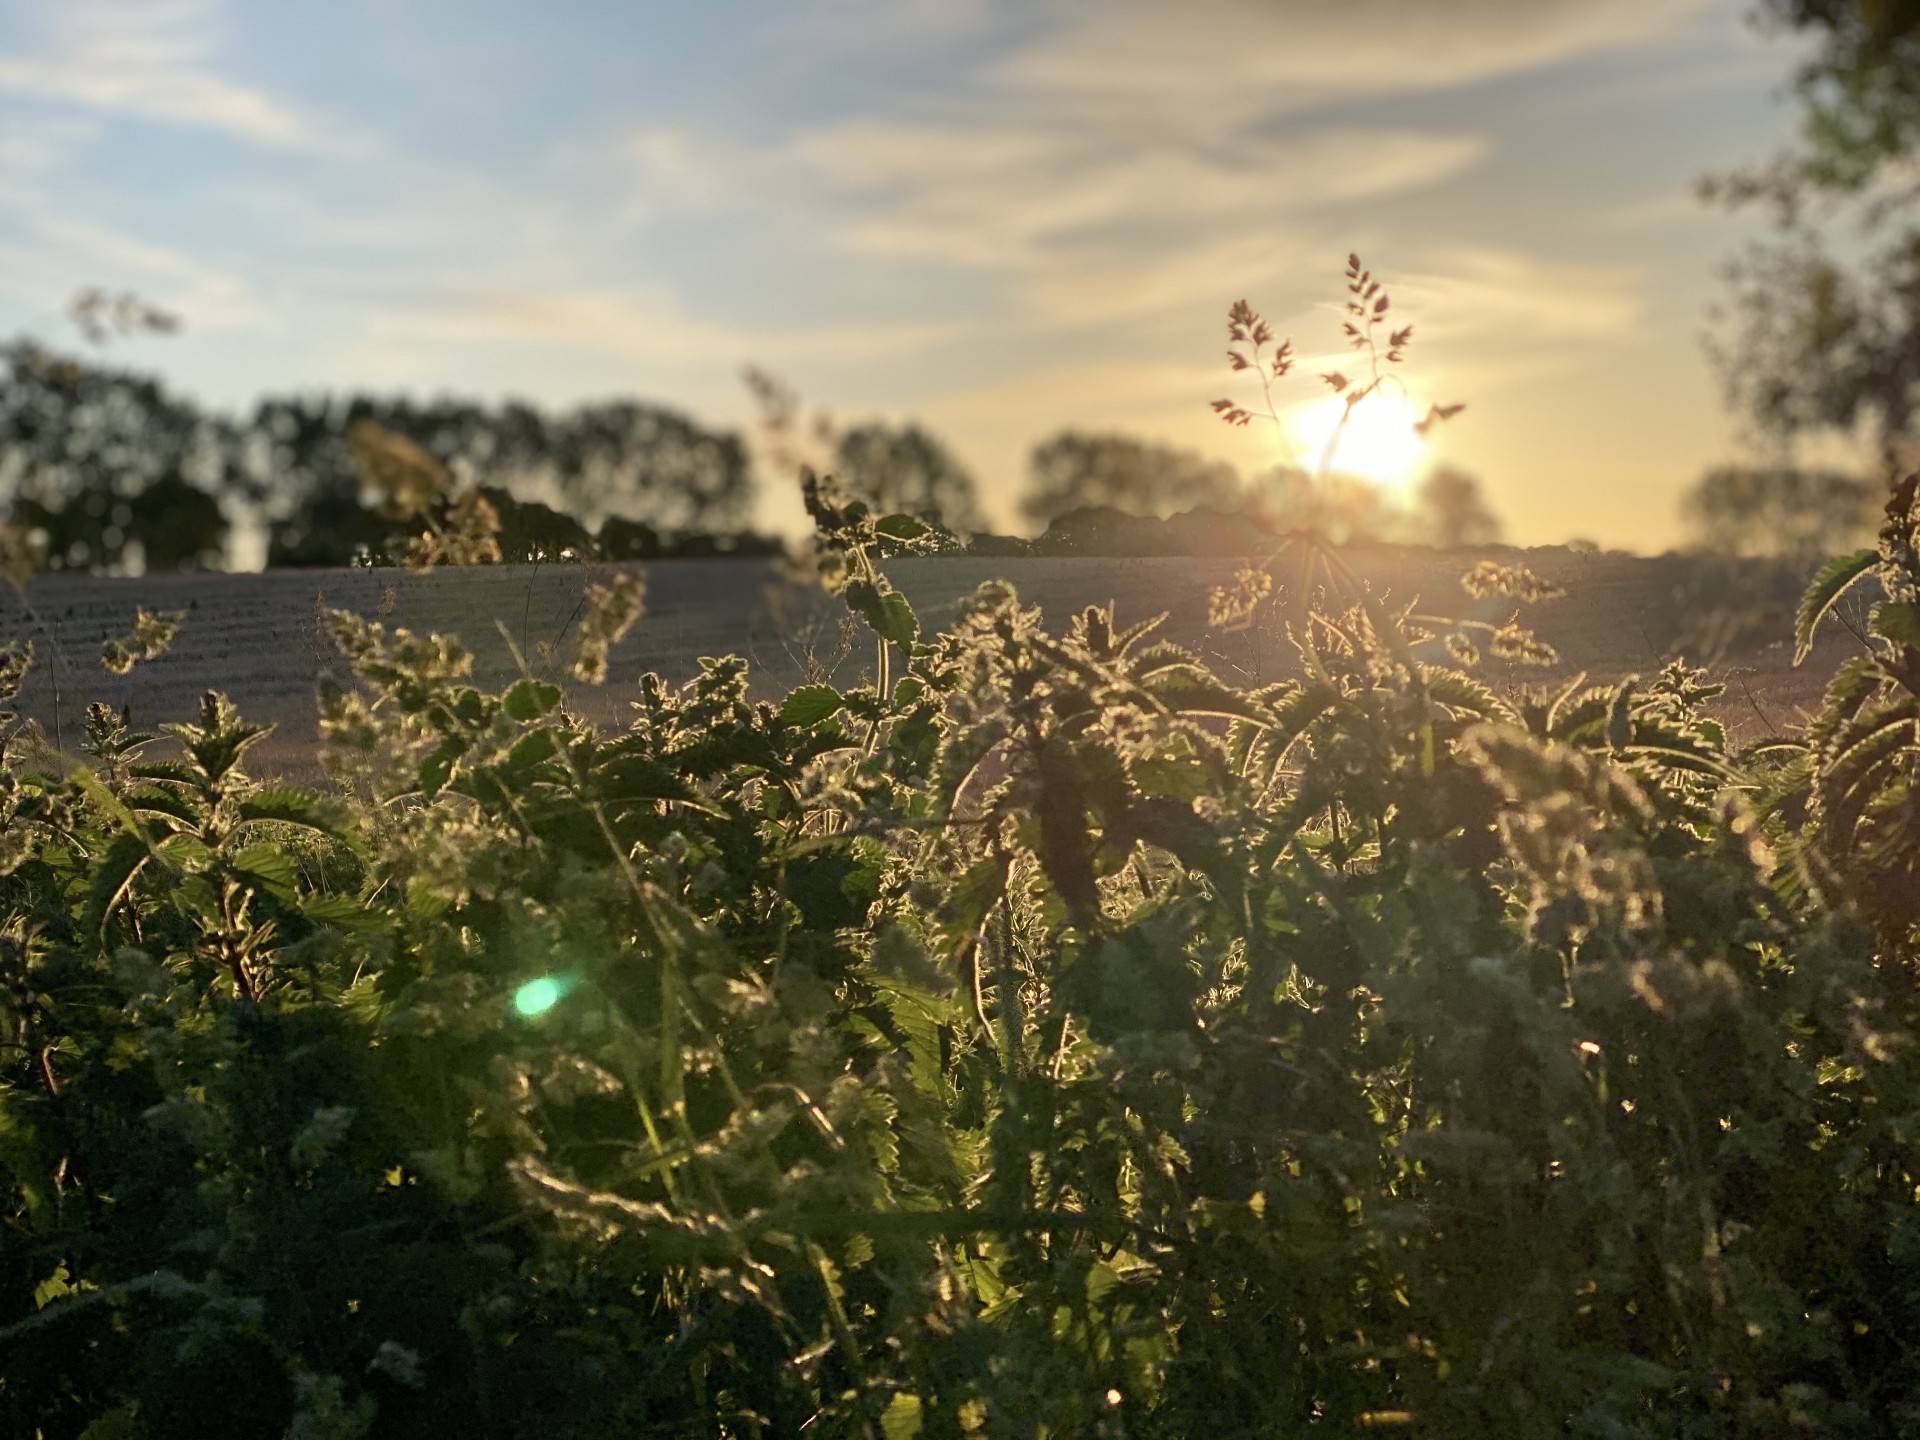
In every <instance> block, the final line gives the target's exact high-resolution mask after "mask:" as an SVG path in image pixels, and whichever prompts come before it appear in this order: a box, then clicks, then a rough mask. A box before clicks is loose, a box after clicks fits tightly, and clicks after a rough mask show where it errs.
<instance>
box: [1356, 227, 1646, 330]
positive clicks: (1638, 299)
mask: <svg viewBox="0 0 1920 1440" xmlns="http://www.w3.org/2000/svg"><path fill="white" fill-rule="evenodd" d="M1642 280H1643V277H1642V275H1641V273H1640V269H1639V267H1638V266H1634V265H1586V264H1578V263H1573V262H1567V261H1554V260H1544V259H1540V258H1537V257H1534V256H1531V255H1525V254H1522V253H1520V252H1518V251H1512V250H1499V249H1491V248H1482V247H1470V246H1449V247H1445V248H1441V249H1438V250H1435V251H1433V252H1430V253H1429V254H1428V256H1427V257H1426V268H1425V269H1424V270H1423V271H1420V272H1415V273H1411V274H1407V275H1406V276H1404V278H1401V279H1398V280H1396V281H1395V283H1394V294H1395V303H1396V308H1399V309H1402V310H1405V311H1407V312H1409V313H1417V314H1418V315H1419V317H1420V333H1421V335H1422V336H1423V338H1425V339H1429V340H1436V339H1447V338H1451V337H1454V336H1469V335H1471V336H1476V337H1478V336H1484V337H1487V338H1498V339H1500V340H1501V341H1502V342H1503V343H1504V344H1507V345H1524V344H1529V343H1532V342H1549V343H1553V344H1556V345H1557V344H1563V343H1566V342H1572V341H1620V340H1629V339H1634V338H1636V337H1638V336H1639V335H1640V332H1641V327H1642V319H1643V313H1644V302H1643V300H1642V290H1643V284H1642Z"/></svg>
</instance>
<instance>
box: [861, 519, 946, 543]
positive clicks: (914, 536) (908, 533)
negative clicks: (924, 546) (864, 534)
mask: <svg viewBox="0 0 1920 1440" xmlns="http://www.w3.org/2000/svg"><path fill="white" fill-rule="evenodd" d="M873 529H874V533H875V534H879V535H884V536H886V537H887V538H888V539H889V540H918V539H920V538H921V537H922V536H924V535H931V534H932V533H933V527H932V526H931V525H929V524H927V523H926V521H924V520H919V519H916V518H915V517H914V516H912V515H883V516H881V517H880V518H879V519H878V520H876V521H874V522H873Z"/></svg>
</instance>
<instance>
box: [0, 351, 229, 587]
mask: <svg viewBox="0 0 1920 1440" xmlns="http://www.w3.org/2000/svg"><path fill="white" fill-rule="evenodd" d="M233 439H234V437H233V432H232V430H231V428H230V427H229V426H228V425H226V424H225V423H224V422H222V421H220V420H217V419H214V418H210V417H208V416H207V415H205V414H203V413H202V412H201V411H200V410H199V409H198V407H196V406H194V405H193V404H192V403H191V402H189V401H186V400H183V399H182V398H180V397H179V396H177V395H174V394H171V393H169V392H168V391H167V390H166V389H165V388H164V387H163V386H161V385H160V384H159V383H158V382H157V381H155V380H152V379H150V378H148V377H146V376H142V375H136V374H133V373H131V372H128V371H123V370H115V369H111V368H108V367H105V366H100V365H96V364H91V363H85V362H81V361H77V360H72V359H68V358H65V357H62V356H58V355H54V354H52V353H50V352H49V351H46V350H43V349H41V348H40V347H39V346H36V345H33V344H30V343H28V342H24V341H18V342H14V343H12V344H10V345H7V346H5V347H0V503H3V504H4V506H5V509H4V511H0V515H4V517H5V518H7V519H10V520H11V521H12V522H13V523H14V524H15V525H17V526H20V527H21V528H23V529H25V530H27V531H29V532H31V533H32V534H33V535H34V536H35V538H36V540H37V543H38V545H39V547H40V549H41V551H42V553H43V555H44V558H45V563H46V564H47V565H48V566H49V567H50V568H53V569H58V570H102V571H119V570H124V569H126V568H129V567H132V568H136V569H138V568H141V567H142V566H145V567H149V568H153V569H179V568H195V567H200V566H209V565H217V564H218V563H219V562H220V559H221V554H222V551H223V548H224V546H225V543H226V537H227V530H228V526H229V520H228V516H227V514H226V511H225V509H224V507H223V505H222V500H223V499H227V498H228V497H238V496H239V495H241V494H242V493H243V492H244V482H243V477H242V475H241V473H240V471H239V469H238V466H237V465H236V462H235V455H234V445H233Z"/></svg>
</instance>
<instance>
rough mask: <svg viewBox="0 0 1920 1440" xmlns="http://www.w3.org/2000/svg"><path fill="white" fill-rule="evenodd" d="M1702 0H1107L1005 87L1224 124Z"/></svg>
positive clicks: (1563, 52)
mask: <svg viewBox="0 0 1920 1440" xmlns="http://www.w3.org/2000/svg"><path fill="white" fill-rule="evenodd" d="M1707 3H1708V0H1449V3H1447V4H1410V3H1408V0H1346V3H1344V4H1340V5H1329V4H1325V3H1323V0H1189V3H1187V4H1184V5H1180V6H1169V5H1164V4H1159V3H1156V0H1108V3H1106V4H1103V5H1099V6H1091V7H1087V8H1086V9H1077V8H1076V9H1072V10H1067V11H1063V12H1061V13H1063V16H1064V18H1063V21H1062V23H1061V24H1060V25H1059V26H1058V28H1057V29H1056V30H1055V31H1054V32H1053V33H1052V34H1051V35H1049V36H1048V37H1047V38H1046V39H1044V40H1042V41H1040V42H1038V43H1036V44H1033V45H1031V46H1029V47H1027V48H1025V49H1023V50H1021V51H1019V52H1018V53H1016V54H1014V55H1013V56H1011V57H1009V58H1008V59H1007V60H1006V61H1005V62H1004V64H1003V65H1002V66H1001V67H1000V70H999V73H998V76H997V79H998V80H999V82H1000V84H1001V86H1002V87H1003V88H1004V89H1006V90H1008V91H1010V92H1026V93H1029V94H1046V95H1049V96H1052V97H1055V99H1056V102H1057V103H1060V104H1062V105H1071V106H1073V107H1075V108H1077V109H1080V110H1083V111H1092V112H1096V113H1098V114H1100V115H1102V116H1103V117H1105V118H1107V119H1109V120H1111V121H1112V122H1113V123H1116V124H1120V125H1133V126H1144V125H1160V124H1165V123H1169V122H1173V123H1181V122H1182V121H1183V120H1186V121H1187V122H1188V123H1191V119H1190V117H1194V116H1200V117H1206V118H1210V120H1211V122H1212V123H1214V124H1216V125H1220V124H1228V125H1230V124H1234V123H1238V122H1242V121H1244V120H1246V119H1248V118H1250V117H1254V116H1259V115H1272V114H1276V113H1285V112H1290V111H1297V110H1301V109H1307V108H1312V107H1314V106H1318V105H1322V104H1325V103H1327V102H1329V101H1334V100H1341V99H1355V98H1364V97H1368V96H1377V95H1382V94H1389V93H1396V92H1398V93H1405V92H1410V91H1421V90H1434V89H1441V88H1445V87H1448V86H1455V85H1463V84H1467V83H1471V82H1474V81H1479V80H1485V79H1488V78H1491V77H1493V76H1496V75H1502V74H1508V73H1512V72H1515V71H1519V70H1527V69H1535V68H1538V67H1540V66H1543V65H1549V64H1553V63H1556V62H1559V61H1563V60H1566V59H1568V58H1570V57H1572V56H1575V55H1578V54H1581V53H1584V52H1591V51H1595V50H1599V49H1605V48H1610V47H1618V46H1621V45H1626V44H1632V43H1635V42H1637V41H1642V40H1645V39H1648V38H1650V37H1652V36H1655V35H1657V34H1659V33H1661V32H1662V31H1664V30H1667V29H1669V28H1671V27H1672V26H1674V25H1675V24H1677V23H1678V22H1679V21H1681V20H1683V19H1684V18H1686V17H1687V16H1689V15H1691V14H1694V13H1697V12H1698V11H1700V10H1702V9H1704V8H1705V7H1706V5H1707Z"/></svg>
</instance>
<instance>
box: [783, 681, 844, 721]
mask: <svg viewBox="0 0 1920 1440" xmlns="http://www.w3.org/2000/svg"><path fill="white" fill-rule="evenodd" d="M839 708H840V692H839V691H838V690H836V689H834V688H833V686H831V685H802V686H801V687H800V688H799V689H797V690H795V691H793V692H792V693H791V694H789V695H788V696H787V698H786V699H785V700H784V701H783V702H782V703H781V705H780V719H781V720H782V721H783V722H785V723H786V724H788V725H801V726H806V725H817V724H819V723H820V722H821V721H822V720H824V719H826V718H827V717H828V716H829V715H831V714H833V713H834V711H836V710H838V709H839Z"/></svg>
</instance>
